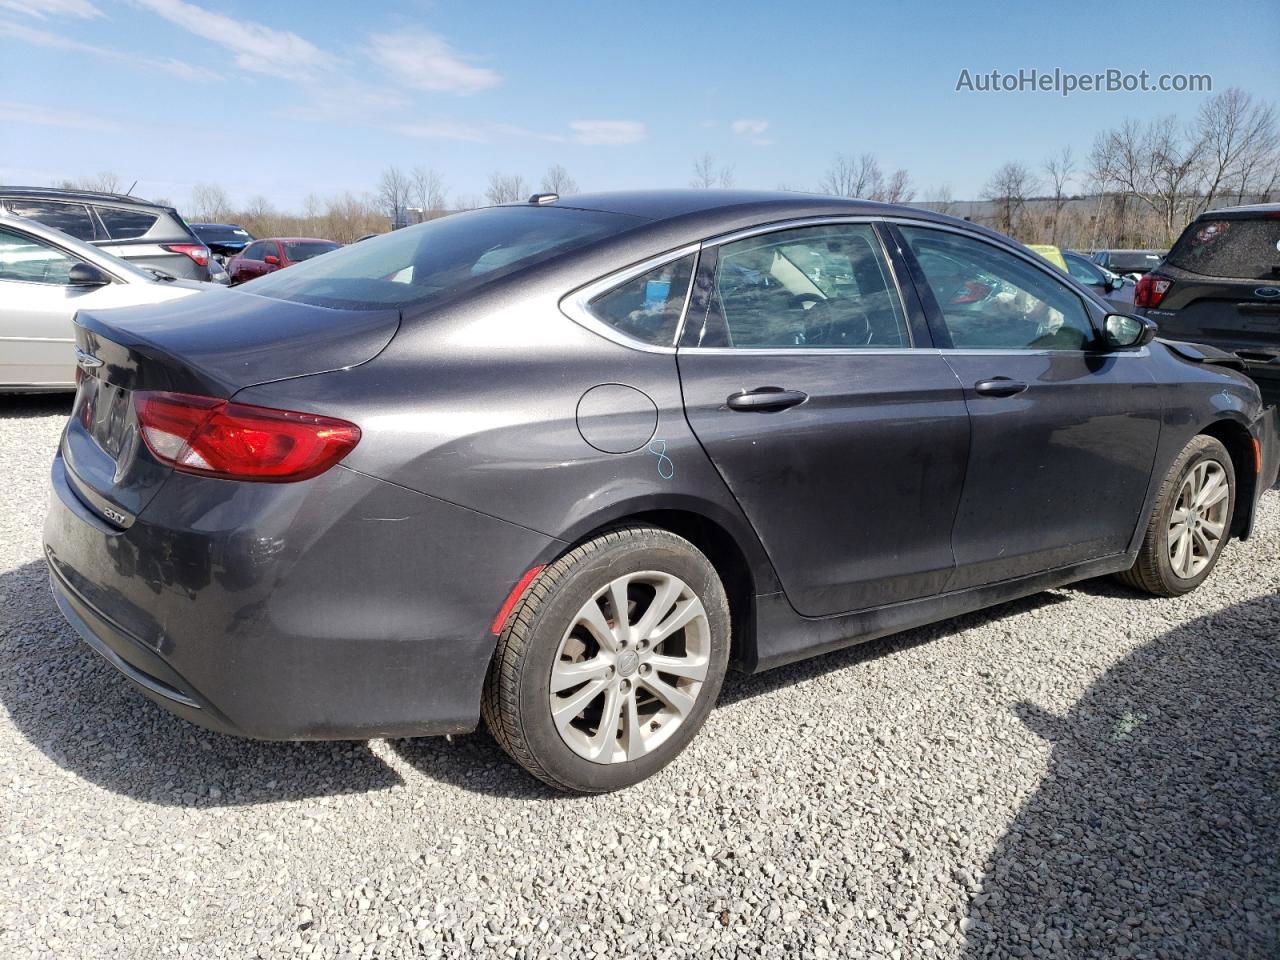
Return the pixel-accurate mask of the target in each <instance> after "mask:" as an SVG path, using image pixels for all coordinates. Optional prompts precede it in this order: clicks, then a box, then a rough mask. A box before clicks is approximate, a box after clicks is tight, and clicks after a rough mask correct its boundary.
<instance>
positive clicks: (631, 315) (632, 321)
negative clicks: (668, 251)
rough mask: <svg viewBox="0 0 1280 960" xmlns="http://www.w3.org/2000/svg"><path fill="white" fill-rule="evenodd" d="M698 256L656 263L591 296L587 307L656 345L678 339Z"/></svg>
mask: <svg viewBox="0 0 1280 960" xmlns="http://www.w3.org/2000/svg"><path fill="white" fill-rule="evenodd" d="M694 260H695V257H694V255H693V254H689V255H688V256H687V257H681V258H680V259H679V260H675V261H673V262H671V263H666V264H663V265H662V266H660V267H655V268H654V269H652V270H650V271H649V272H648V273H642V274H641V275H640V276H638V277H633V278H632V279H630V280H627V281H626V282H625V283H621V284H619V285H618V286H616V287H614V288H613V289H612V290H609V291H607V292H606V293H602V294H600V295H599V296H597V297H594V298H592V300H591V302H590V303H589V304H588V306H587V309H588V310H590V312H591V314H592V315H593V316H594V317H595V318H596V319H597V320H601V321H603V322H604V323H607V324H608V325H609V326H611V327H613V328H614V329H615V330H617V331H618V332H619V333H622V334H625V335H626V336H628V337H631V338H632V339H633V340H639V341H641V342H642V343H647V344H650V345H652V346H655V347H669V346H671V345H672V344H673V343H674V342H675V336H676V327H677V326H679V324H680V314H681V312H682V311H683V310H684V303H685V298H686V297H687V296H688V294H689V281H690V279H691V278H692V276H693V263H694Z"/></svg>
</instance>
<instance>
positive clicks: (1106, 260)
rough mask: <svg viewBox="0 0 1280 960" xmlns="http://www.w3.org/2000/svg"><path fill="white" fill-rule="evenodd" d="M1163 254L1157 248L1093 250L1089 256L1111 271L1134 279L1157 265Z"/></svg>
mask: <svg viewBox="0 0 1280 960" xmlns="http://www.w3.org/2000/svg"><path fill="white" fill-rule="evenodd" d="M1163 257H1164V254H1163V253H1162V252H1160V251H1159V250H1095V251H1094V252H1093V256H1092V257H1091V258H1090V259H1092V260H1093V262H1094V263H1096V264H1097V265H1098V266H1100V267H1106V268H1107V269H1108V270H1110V271H1111V272H1112V273H1118V274H1120V275H1121V276H1132V277H1133V278H1134V279H1135V280H1136V279H1137V278H1138V277H1140V276H1142V275H1143V274H1144V273H1146V272H1147V271H1148V270H1153V269H1155V267H1156V266H1158V265H1159V263H1160V260H1161V259H1162V258H1163Z"/></svg>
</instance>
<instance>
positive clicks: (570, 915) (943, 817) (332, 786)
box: [0, 399, 1280, 960]
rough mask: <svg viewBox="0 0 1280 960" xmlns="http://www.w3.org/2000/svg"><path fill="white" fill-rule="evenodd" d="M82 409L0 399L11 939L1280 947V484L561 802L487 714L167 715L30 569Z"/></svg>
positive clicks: (287, 948)
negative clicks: (1146, 589)
mask: <svg viewBox="0 0 1280 960" xmlns="http://www.w3.org/2000/svg"><path fill="white" fill-rule="evenodd" d="M65 411H66V404H65V402H63V401H56V400H18V401H15V400H4V399H0V465H2V466H0V477H2V479H3V490H4V498H3V506H2V508H0V645H2V651H0V653H2V659H0V698H2V699H3V703H4V707H5V710H4V712H3V714H2V715H0V758H2V759H0V796H2V799H0V839H2V842H3V847H4V849H3V856H2V857H0V890H2V891H3V892H2V894H0V956H4V957H6V958H8V957H26V956H56V957H72V958H77V957H94V958H96V957H146V958H154V957H158V956H171V955H175V954H176V955H182V956H190V957H201V958H204V957H235V958H246V957H255V956H256V957H292V956H314V957H332V956H343V957H348V956H349V957H423V956H425V957H435V956H444V957H461V956H486V955H494V956H504V957H513V958H532V957H577V956H586V957H592V956H601V957H621V956H635V957H694V956H696V957H699V958H707V957H731V956H742V955H750V956H764V957H835V956H841V957H863V956H866V957H872V956H882V957H891V958H895V960H897V958H907V957H985V956H1001V957H1004V956H1014V957H1025V956H1035V957H1071V958H1077V957H1098V958H1103V957H1105V958H1112V957H1128V956H1132V957H1161V958H1165V957H1168V958H1184V957H1186V958H1190V957H1194V958H1207V957H1276V956H1280V938H1278V935H1277V930H1278V928H1280V816H1278V814H1277V805H1276V800H1277V795H1278V794H1280V761H1278V760H1277V755H1276V749H1275V744H1276V742H1277V741H1276V735H1277V732H1280V731H1278V728H1280V708H1278V706H1277V701H1276V697H1275V691H1276V683H1277V679H1280V659H1278V658H1277V634H1278V633H1280V599H1277V596H1276V593H1277V587H1278V586H1280V564H1278V563H1277V552H1278V550H1277V533H1280V495H1278V494H1277V493H1275V492H1271V493H1269V494H1268V495H1267V497H1266V499H1265V502H1264V507H1263V516H1262V520H1261V525H1260V529H1259V531H1258V535H1257V536H1256V538H1255V539H1254V540H1252V541H1250V542H1249V543H1247V544H1232V545H1231V546H1230V547H1229V548H1228V552H1227V554H1226V556H1225V558H1224V562H1223V563H1222V565H1221V566H1220V567H1219V568H1218V571H1217V572H1216V573H1215V575H1214V576H1213V578H1212V579H1211V580H1210V581H1209V582H1208V583H1207V584H1206V585H1205V586H1204V587H1202V588H1201V589H1200V590H1199V591H1198V592H1196V593H1195V594H1193V595H1191V596H1189V597H1184V598H1181V599H1176V600H1149V599H1146V600H1144V599H1140V598H1138V597H1136V596H1134V595H1132V594H1129V593H1127V592H1125V591H1124V590H1122V589H1120V588H1119V587H1117V586H1114V585H1112V584H1110V583H1105V582H1092V583H1086V584H1081V585H1079V586H1077V587H1074V588H1071V589H1064V590H1055V591H1052V592H1049V593H1046V594H1042V595H1040V596H1038V597H1033V598H1029V599H1027V600H1023V601H1020V602H1017V603H1013V604H1008V605H1006V606H1003V607H1000V608H997V609H995V610H991V611H987V612H985V613H983V614H980V615H973V616H967V617H963V618H960V619H957V620H952V621H948V622H946V623H943V624H939V625H937V626H935V627H932V628H928V629H924V630H917V631H913V632H911V633H908V634H904V635H901V636H899V637H897V638H891V639H889V640H885V641H880V642H876V643H872V644H868V645H866V646H863V647H860V648H856V649H853V650H850V651H846V652H844V653H839V654H834V655H831V656H827V657H824V658H821V659H819V660H816V661H810V662H808V663H804V664H800V665H798V666H795V667H792V668H788V669H784V670H780V671H777V672H774V673H770V674H765V675H763V676H760V677H755V678H743V677H731V678H730V681H729V683H728V685H727V687H726V692H725V695H724V697H723V700H722V703H721V705H720V707H719V708H718V709H717V710H715V711H714V712H713V713H712V716H711V719H710V721H709V722H708V724H707V727H706V729H705V730H704V731H703V733H702V735H701V736H699V737H698V738H697V739H696V740H695V742H694V743H693V745H692V746H691V748H690V749H689V751H688V752H687V753H686V754H685V756H684V757H683V758H681V759H680V760H679V761H677V762H676V763H675V764H674V765H673V766H672V767H669V768H668V769H667V770H666V771H665V772H664V773H663V774H661V775H660V776H658V777H656V778H655V779H653V780H651V781H649V782H647V783H644V784H642V785H640V786H639V787H637V788H635V789H632V790H629V791H626V792H623V793H621V794H615V795H611V796H606V797H596V798H590V799H570V798H565V797H562V796H559V795H555V794H552V793H551V792H549V791H548V790H546V789H544V788H543V787H541V785H539V784H538V783H536V782H535V781H533V780H532V779H530V778H529V777H528V776H526V775H525V774H523V773H522V772H521V771H519V770H518V769H516V768H515V767H513V766H512V765H511V764H510V763H509V762H507V760H506V759H505V758H504V757H503V755H502V754H501V753H500V752H499V750H498V749H497V747H496V746H495V745H494V743H493V741H492V740H491V739H489V737H488V735H487V734H484V733H478V734H475V735H472V736H468V737H461V738H457V739H455V740H454V741H452V742H449V741H445V740H420V741H376V742H372V743H336V744H268V743H254V742H248V741H242V740H236V739H231V738H228V737H223V736H219V735H217V734H212V733H206V732H204V731H202V730H199V729H197V728H195V727H193V726H190V725H188V724H186V723H184V722H183V721H181V720H177V719H175V718H173V717H171V716H169V715H168V714H166V713H164V712H163V711H161V710H160V709H159V708H157V707H155V706H153V705H151V704H150V703H149V702H148V701H146V700H144V699H143V698H142V697H141V696H139V695H138V694H136V693H134V692H133V691H132V690H130V688H129V687H128V686H127V685H126V684H125V683H124V682H123V681H122V680H121V679H120V678H119V677H118V676H117V675H116V674H114V673H113V672H112V670H111V669H110V668H108V667H107V666H106V665H105V664H104V663H103V662H102V661H101V660H99V659H98V658H97V657H96V655H95V654H93V653H92V652H90V651H89V650H88V649H87V648H86V647H84V646H83V645H81V644H79V643H78V642H77V641H76V639H75V637H74V636H73V635H72V633H71V631H70V629H69V628H67V627H66V626H65V625H64V624H63V623H62V621H61V620H60V618H59V617H58V615H57V613H56V612H55V610H54V608H53V606H52V604H51V602H50V600H49V597H48V589H47V586H46V583H45V575H44V572H43V566H42V564H41V563H40V521H41V517H42V515H43V513H44V502H45V472H46V465H47V462H48V460H49V458H50V455H51V453H52V451H53V448H54V445H55V442H56V437H57V433H58V430H59V428H60V425H61V424H60V421H61V418H62V417H64V416H65Z"/></svg>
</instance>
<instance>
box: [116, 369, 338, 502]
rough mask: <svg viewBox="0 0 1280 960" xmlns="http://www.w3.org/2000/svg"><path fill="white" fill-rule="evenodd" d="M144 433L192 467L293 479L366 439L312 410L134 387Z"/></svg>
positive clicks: (155, 450)
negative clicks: (275, 407)
mask: <svg viewBox="0 0 1280 960" xmlns="http://www.w3.org/2000/svg"><path fill="white" fill-rule="evenodd" d="M134 403H135V404H136V407H137V411H138V422H139V424H140V425H141V428H142V429H141V432H142V437H143V440H145V441H146V444H147V448H148V449H149V450H150V451H151V452H152V454H154V455H155V456H156V458H157V459H159V460H162V461H163V462H165V463H167V464H170V465H171V466H172V467H174V469H176V470H181V471H182V472H184V473H194V474H198V475H200V476H206V477H221V478H223V479H226V480H256V481H262V482H268V483H290V482H293V481H296V480H307V479H309V478H311V477H314V476H317V475H319V474H321V473H324V471H326V470H328V469H329V468H330V467H332V466H333V465H334V464H336V463H337V462H338V461H339V460H341V459H342V458H343V457H345V456H346V455H347V454H348V453H350V452H351V451H352V449H353V448H354V447H355V445H356V444H357V443H358V442H359V441H360V428H359V427H357V426H356V425H355V424H354V423H348V422H347V421H345V420H335V419H333V418H332V417H321V416H317V415H316V414H312V413H297V412H294V411H292V410H276V409H273V408H271V407H256V406H250V405H249V404H245V403H231V402H230V401H227V400H218V399H216V398H214V397H199V396H195V395H194V394H189V393H168V392H164V391H139V392H137V393H135V394H134Z"/></svg>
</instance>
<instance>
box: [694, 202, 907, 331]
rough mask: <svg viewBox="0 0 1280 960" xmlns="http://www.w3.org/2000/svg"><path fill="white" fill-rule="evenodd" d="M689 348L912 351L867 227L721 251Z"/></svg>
mask: <svg viewBox="0 0 1280 960" xmlns="http://www.w3.org/2000/svg"><path fill="white" fill-rule="evenodd" d="M691 334H692V335H691V336H690V337H689V338H687V339H686V341H685V342H686V344H688V345H690V346H700V347H740V348H746V349H751V348H773V349H776V348H790V347H796V348H836V349H840V348H844V349H852V348H859V349H861V348H876V347H906V346H910V343H911V341H910V338H909V337H908V335H907V326H906V322H905V320H904V318H903V313H902V305H901V303H900V302H899V300H898V291H897V288H896V287H895V286H894V283H893V279H892V275H891V274H890V272H889V267H888V264H887V263H886V262H885V259H884V254H883V252H882V251H881V249H880V242H879V240H878V239H877V238H876V235H875V231H874V229H873V228H872V227H871V225H870V224H867V223H837V224H831V225H829V226H817V227H798V228H795V229H792V230H780V231H778V232H776V233H768V234H763V235H761V236H754V237H748V238H746V239H744V240H737V241H734V242H733V243H727V244H725V245H723V246H722V247H720V248H719V256H718V258H717V262H716V270H715V281H714V288H713V291H712V297H711V302H710V305H709V309H708V311H707V317H706V320H705V322H704V324H703V326H702V329H701V330H700V331H697V332H696V333H694V332H693V331H691Z"/></svg>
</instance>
